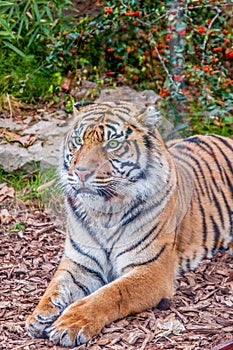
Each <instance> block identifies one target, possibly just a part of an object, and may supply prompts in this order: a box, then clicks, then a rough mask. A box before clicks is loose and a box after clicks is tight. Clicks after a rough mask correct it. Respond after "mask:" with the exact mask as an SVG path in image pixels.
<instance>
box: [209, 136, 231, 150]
mask: <svg viewBox="0 0 233 350" xmlns="http://www.w3.org/2000/svg"><path fill="white" fill-rule="evenodd" d="M210 136H211V137H212V138H215V139H218V140H219V141H220V142H222V143H223V144H224V145H225V146H226V147H227V148H229V149H230V150H231V151H232V152H233V143H232V144H229V142H228V140H229V141H230V140H231V141H232V139H230V138H227V137H224V138H223V137H221V136H218V135H215V134H211V135H210ZM232 142H233V141H232ZM214 143H215V142H214Z"/></svg>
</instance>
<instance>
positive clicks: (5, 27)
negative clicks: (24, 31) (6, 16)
mask: <svg viewBox="0 0 233 350" xmlns="http://www.w3.org/2000/svg"><path fill="white" fill-rule="evenodd" d="M0 24H1V25H2V26H3V28H4V29H5V31H6V32H7V33H8V34H9V35H10V37H11V38H12V39H14V35H13V33H12V31H11V28H10V27H9V26H8V24H7V23H6V22H5V21H4V20H3V19H2V18H1V17H0Z"/></svg>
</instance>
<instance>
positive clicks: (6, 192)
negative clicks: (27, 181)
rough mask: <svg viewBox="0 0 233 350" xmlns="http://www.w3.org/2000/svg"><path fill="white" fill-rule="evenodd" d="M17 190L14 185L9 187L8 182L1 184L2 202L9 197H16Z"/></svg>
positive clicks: (0, 197)
mask: <svg viewBox="0 0 233 350" xmlns="http://www.w3.org/2000/svg"><path fill="white" fill-rule="evenodd" d="M14 194H15V190H14V188H13V187H9V186H8V185H7V184H6V183H2V184H0V202H2V201H4V199H6V198H7V197H10V198H14Z"/></svg>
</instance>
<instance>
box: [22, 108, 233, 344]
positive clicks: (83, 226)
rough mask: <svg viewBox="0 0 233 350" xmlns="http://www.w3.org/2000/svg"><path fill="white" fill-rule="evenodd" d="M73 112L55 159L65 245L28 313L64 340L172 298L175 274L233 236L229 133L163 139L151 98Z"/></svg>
mask: <svg viewBox="0 0 233 350" xmlns="http://www.w3.org/2000/svg"><path fill="white" fill-rule="evenodd" d="M74 115H75V116H74V123H73V125H72V127H71V128H70V130H69V132H68V134H67V136H66V138H65V141H64V145H63V151H62V156H61V166H60V179H61V184H62V187H63V189H64V196H65V207H66V217H67V224H66V226H67V236H66V240H65V247H64V254H63V257H62V259H61V262H60V264H59V266H58V269H57V271H56V272H55V275H54V277H53V278H52V281H51V282H50V284H49V285H48V287H47V289H46V291H45V293H44V295H43V297H42V299H41V300H40V302H39V304H38V306H37V307H36V308H35V310H34V311H33V313H32V315H30V316H29V317H28V318H27V321H26V328H27V331H28V334H29V335H30V336H31V337H43V338H45V337H47V338H49V339H50V340H51V341H52V342H53V343H54V344H59V345H62V346H67V347H74V346H78V345H80V344H83V343H86V342H87V341H88V340H90V339H91V338H92V337H93V336H95V335H97V334H99V333H100V331H101V330H102V328H103V327H104V326H105V325H108V324H110V323H111V322H113V321H115V320H117V319H121V318H123V317H126V316H128V315H131V314H136V313H139V312H142V311H144V310H146V309H149V308H152V307H155V306H156V305H159V304H160V303H161V302H162V301H163V300H167V299H169V300H171V299H172V297H173V294H174V291H175V282H176V277H177V275H178V274H180V273H182V272H184V271H188V270H191V269H195V268H196V267H197V266H198V264H199V263H200V262H201V260H202V259H203V258H206V257H212V256H213V255H214V254H215V253H216V252H218V251H219V250H229V251H230V250H231V248H232V238H233V140H232V139H231V138H228V137H223V136H218V135H195V136H190V137H187V138H184V139H177V140H172V141H168V143H165V142H164V141H163V139H162V137H161V135H160V133H159V131H158V127H157V124H158V118H157V114H156V111H155V108H154V107H153V106H149V107H140V108H139V107H138V106H137V105H136V104H135V103H130V102H124V101H115V102H101V103H93V104H90V105H87V106H85V107H83V108H77V106H76V107H74Z"/></svg>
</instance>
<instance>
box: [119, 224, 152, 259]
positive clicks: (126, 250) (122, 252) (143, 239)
mask: <svg viewBox="0 0 233 350" xmlns="http://www.w3.org/2000/svg"><path fill="white" fill-rule="evenodd" d="M157 227H158V224H157V225H155V226H154V227H153V228H152V229H151V230H150V231H149V232H148V233H147V234H146V235H145V236H144V237H143V238H142V239H140V240H139V241H137V242H136V243H134V244H133V245H131V246H130V247H129V248H126V249H125V250H122V251H121V252H120V253H118V254H117V256H116V258H118V257H119V256H121V255H123V254H125V253H128V252H130V251H131V250H133V249H135V248H137V247H138V246H139V245H140V244H142V243H143V242H145V240H146V239H147V238H148V237H150V235H151V234H152V233H153V232H154V230H156V228H157ZM157 236H158V235H156V237H157Z"/></svg>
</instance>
